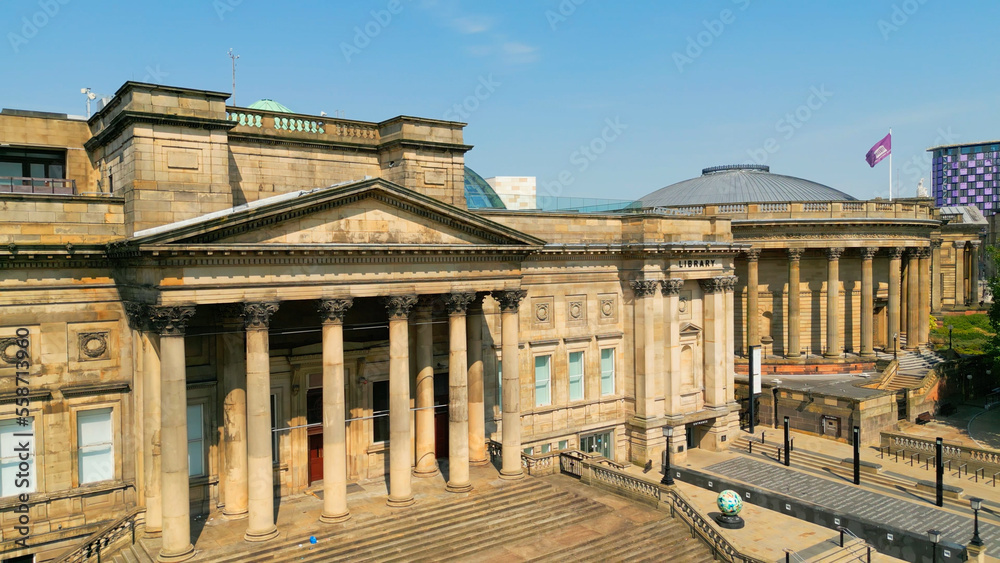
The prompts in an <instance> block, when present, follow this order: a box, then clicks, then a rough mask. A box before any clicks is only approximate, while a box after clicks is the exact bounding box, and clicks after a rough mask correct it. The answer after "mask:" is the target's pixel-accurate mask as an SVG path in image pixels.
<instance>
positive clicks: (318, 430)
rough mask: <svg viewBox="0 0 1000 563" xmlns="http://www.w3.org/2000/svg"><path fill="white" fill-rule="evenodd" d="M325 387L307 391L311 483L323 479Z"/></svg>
mask: <svg viewBox="0 0 1000 563" xmlns="http://www.w3.org/2000/svg"><path fill="white" fill-rule="evenodd" d="M322 422H323V388H322V387H319V388H315V389H310V390H308V391H306V423H307V424H310V425H313V424H316V425H317V426H309V427H308V429H307V434H308V435H309V483H310V484H312V483H313V481H319V480H321V479H323V427H322V426H320V424H321V423H322Z"/></svg>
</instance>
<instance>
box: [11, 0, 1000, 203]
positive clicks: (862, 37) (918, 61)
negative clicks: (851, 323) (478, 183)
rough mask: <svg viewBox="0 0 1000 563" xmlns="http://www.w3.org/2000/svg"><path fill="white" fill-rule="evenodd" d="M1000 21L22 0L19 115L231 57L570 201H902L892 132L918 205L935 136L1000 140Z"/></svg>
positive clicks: (966, 8) (957, 9)
mask: <svg viewBox="0 0 1000 563" xmlns="http://www.w3.org/2000/svg"><path fill="white" fill-rule="evenodd" d="M46 10H48V13H46ZM726 10H728V12H725V11H726ZM392 12H395V13H392ZM25 21H27V22H29V23H28V25H26V24H25ZM998 21H1000V3H998V2H996V1H995V0H970V1H966V2H946V1H944V0H906V1H903V0H865V1H860V0H844V1H839V2H803V1H779V0H770V1H764V0H708V1H700V2H652V1H643V2H639V1H636V2H627V3H626V2H612V1H610V0H542V1H527V0H525V1H517V2H511V1H503V2H501V1H485V0H484V1H478V2H472V1H460V0H436V1H434V0H392V1H390V0H374V1H362V0H357V1H350V2H347V1H329V0H327V1H297V2H293V1H288V2H282V3H277V2H264V1H261V0H197V1H196V0H173V1H171V2H155V3H154V2H136V1H134V0H132V1H128V2H125V1H117V0H116V1H105V2H84V1H82V0H41V1H39V0H3V2H2V3H0V22H2V23H0V31H2V33H3V42H2V44H0V106H2V107H10V108H19V109H35V110H43V111H55V112H65V113H71V114H83V113H85V104H84V97H83V96H82V95H81V94H80V93H79V92H80V88H81V87H84V86H88V87H91V88H93V90H94V91H95V92H98V93H101V94H108V95H110V94H113V93H114V92H115V90H117V88H118V87H119V86H121V84H122V83H123V82H124V81H126V80H130V79H133V80H144V81H150V82H160V83H164V84H170V85H175V86H186V87H192V88H204V89H213V90H220V91H227V92H228V91H229V90H230V80H231V76H230V74H231V72H230V71H231V69H230V59H229V58H228V57H227V55H226V52H227V50H228V49H229V48H230V47H232V48H234V49H235V51H236V52H237V53H238V54H239V55H240V59H239V61H238V67H237V91H236V102H237V104H238V105H247V104H249V103H250V102H253V101H254V100H257V99H258V98H272V99H274V100H277V101H280V102H281V103H283V104H285V105H287V106H289V107H290V108H292V109H293V110H295V111H297V112H301V113H314V114H318V113H319V112H320V111H326V112H327V113H329V114H331V115H332V114H333V112H334V111H335V110H341V111H343V112H345V114H346V117H348V118H354V119H362V120H371V121H380V120H383V119H387V118H389V117H393V116H395V115H399V114H407V115H415V116H422V117H433V118H441V119H445V118H450V119H459V120H462V121H466V122H468V123H469V126H468V127H467V128H466V135H465V139H466V142H468V143H469V144H472V145H475V148H474V149H473V150H472V151H471V152H469V153H468V155H467V163H468V164H469V165H470V166H471V167H473V168H474V169H476V170H477V171H478V172H479V173H481V174H482V175H483V176H485V177H489V176H495V175H527V176H536V177H537V178H538V183H539V186H540V187H542V188H543V189H544V187H545V186H548V189H549V191H550V192H551V191H558V192H559V193H560V195H564V196H581V197H607V198H635V197H639V196H642V195H643V194H645V193H648V192H650V191H653V190H655V189H658V188H660V187H662V186H665V185H668V184H670V183H673V182H676V181H679V180H683V179H686V178H689V177H692V176H697V175H699V174H700V172H701V169H702V168H703V167H707V166H713V165H718V164H729V163H744V162H749V161H751V160H754V159H756V160H757V161H765V163H766V164H768V165H770V166H771V170H772V172H776V173H782V174H789V175H793V176H800V177H805V178H808V179H811V180H814V181H817V182H820V183H824V184H827V185H830V186H833V187H835V188H838V189H840V190H843V191H845V192H847V193H849V194H852V195H854V196H855V197H859V198H872V197H877V196H883V197H885V196H886V195H887V194H886V190H887V183H888V170H887V167H888V161H884V162H882V163H881V164H879V165H878V166H877V167H876V168H875V169H870V168H869V167H868V165H867V164H866V163H865V160H864V156H865V153H866V152H867V151H868V149H869V148H870V147H871V145H872V144H874V143H875V142H876V141H878V140H879V139H881V138H882V137H883V136H884V135H885V134H886V132H887V131H888V129H889V127H892V129H893V141H894V143H893V155H894V159H893V168H894V169H898V171H899V174H898V176H899V177H900V181H901V184H902V187H903V188H904V195H913V193H914V190H915V187H916V183H917V180H918V179H919V178H920V177H924V178H928V177H929V173H928V167H929V158H928V156H927V153H926V152H925V151H924V149H925V148H927V147H929V146H932V145H935V144H941V143H945V142H972V141H979V140H985V139H996V138H998V137H1000V128H998V120H997V106H998V104H997V96H998V92H1000V73H998V72H997V53H998V52H1000V49H998V39H997V38H998V34H997V31H996V26H997V22H998ZM880 22H881V23H880ZM36 24H41V25H36ZM358 30H360V35H359V31H358ZM366 30H367V31H366ZM699 42H700V43H701V45H698V43H699ZM692 43H693V44H694V45H696V46H692ZM817 93H821V94H817ZM477 96H478V97H477ZM456 104H457V105H458V107H459V110H460V111H459V110H456V108H455V106H456ZM810 105H811V106H812V107H810ZM796 114H797V116H796ZM789 116H791V119H789ZM609 123H617V124H619V125H617V126H616V127H615V128H612V127H610V126H609ZM602 134H603V135H604V137H605V138H603V139H602V138H601V136H602ZM586 146H589V147H591V152H589V153H584V152H583V151H581V147H586ZM768 149H770V151H768ZM894 174H895V172H894ZM560 176H562V181H561V182H560ZM925 184H928V185H929V181H928V180H925Z"/></svg>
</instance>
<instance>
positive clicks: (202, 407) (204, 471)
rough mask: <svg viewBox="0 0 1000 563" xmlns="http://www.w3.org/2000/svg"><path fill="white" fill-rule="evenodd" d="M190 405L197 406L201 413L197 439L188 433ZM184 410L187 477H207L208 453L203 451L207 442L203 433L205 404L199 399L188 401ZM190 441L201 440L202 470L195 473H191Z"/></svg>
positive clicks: (189, 429) (189, 430) (206, 437)
mask: <svg viewBox="0 0 1000 563" xmlns="http://www.w3.org/2000/svg"><path fill="white" fill-rule="evenodd" d="M192 407H197V408H198V409H199V411H200V413H201V417H200V418H199V419H198V421H197V422H198V433H199V435H200V436H201V437H200V438H199V439H197V440H192V439H191V436H190V433H191V416H190V414H191V413H190V411H191V408H192ZM185 412H186V414H187V415H188V416H187V430H188V436H187V453H188V478H189V479H194V478H197V477H207V476H208V475H209V473H210V470H209V467H208V455H207V454H206V451H205V444H206V443H207V442H208V436H207V435H206V433H205V404H204V403H202V402H200V401H194V402H190V401H189V402H188V404H187V410H186V411H185ZM192 442H201V469H202V472H201V473H197V474H195V473H191V443H192Z"/></svg>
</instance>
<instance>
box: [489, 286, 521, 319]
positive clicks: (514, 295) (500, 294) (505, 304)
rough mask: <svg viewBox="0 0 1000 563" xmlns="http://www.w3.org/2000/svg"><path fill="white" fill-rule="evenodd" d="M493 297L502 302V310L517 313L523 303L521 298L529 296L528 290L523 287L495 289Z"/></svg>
mask: <svg viewBox="0 0 1000 563" xmlns="http://www.w3.org/2000/svg"><path fill="white" fill-rule="evenodd" d="M492 295H493V298H494V299H496V300H497V302H498V303H500V310H501V311H507V312H510V313H516V312H517V308H518V307H519V306H520V304H521V300H522V299H524V298H525V297H527V296H528V292H527V291H525V290H523V289H505V290H503V291H494V292H493V293H492Z"/></svg>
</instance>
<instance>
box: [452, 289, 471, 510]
mask: <svg viewBox="0 0 1000 563" xmlns="http://www.w3.org/2000/svg"><path fill="white" fill-rule="evenodd" d="M475 298H476V294H475V293H452V294H449V295H448V296H447V297H446V298H445V306H446V307H447V308H448V341H449V345H448V484H447V486H446V488H447V490H448V491H450V492H453V493H466V492H469V491H471V490H472V483H470V482H469V363H468V362H469V357H468V354H467V348H466V346H467V344H468V342H467V340H468V337H469V335H468V333H467V330H466V323H465V313H466V311H468V309H469V303H472V301H473V300H474V299H475Z"/></svg>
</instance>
